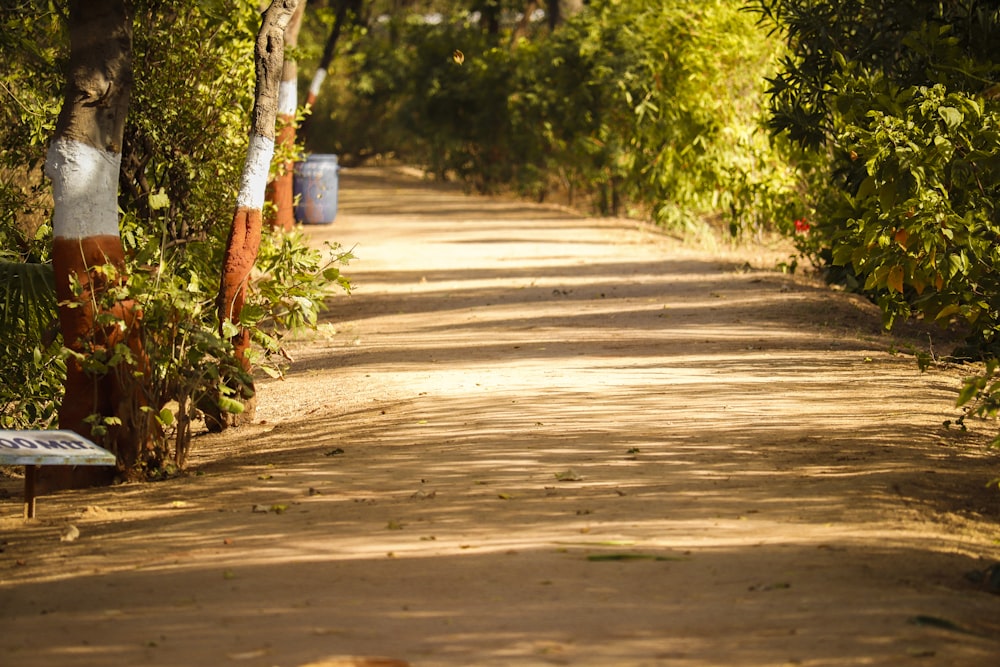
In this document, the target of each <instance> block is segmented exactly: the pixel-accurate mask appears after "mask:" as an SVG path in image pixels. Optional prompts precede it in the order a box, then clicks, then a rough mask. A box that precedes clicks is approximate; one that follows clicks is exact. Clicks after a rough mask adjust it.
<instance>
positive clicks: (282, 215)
mask: <svg viewBox="0 0 1000 667" xmlns="http://www.w3.org/2000/svg"><path fill="white" fill-rule="evenodd" d="M305 6H306V0H300V1H299V4H298V7H296V8H295V12H294V13H293V14H292V17H291V19H289V21H288V26H287V27H286V28H285V39H284V48H285V49H287V48H289V47H293V48H294V47H295V46H296V44H298V41H299V29H300V28H301V27H302V14H303V13H304V11H305ZM286 53H287V51H286ZM298 73H299V72H298V65H297V64H296V63H295V60H294V59H293V58H289V57H285V58H284V62H283V65H282V72H281V84H280V85H279V86H278V120H279V122H280V123H281V130H280V131H279V133H278V144H279V145H280V146H282V147H283V149H284V150H285V151H287V152H288V153H291V152H292V151H293V150H295V112H296V111H297V110H298V105H299V91H298ZM294 167H295V163H294V162H293V161H292V160H286V161H285V162H284V169H283V170H282V172H281V173H280V174H279V175H278V176H276V177H275V178H274V180H273V181H272V182H271V186H270V201H271V203H273V204H274V207H275V209H276V213H275V218H274V220H273V222H272V226H273V227H275V228H277V229H283V230H285V231H291V230H292V228H294V227H295V211H294V206H293V205H294V200H295V194H294V190H293V187H292V178H293V177H292V170H293V169H294Z"/></svg>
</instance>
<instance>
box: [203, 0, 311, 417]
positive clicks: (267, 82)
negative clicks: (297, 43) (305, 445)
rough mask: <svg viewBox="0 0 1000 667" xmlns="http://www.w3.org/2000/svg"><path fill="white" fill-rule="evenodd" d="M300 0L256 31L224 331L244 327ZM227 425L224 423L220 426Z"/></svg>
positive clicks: (279, 7)
mask: <svg viewBox="0 0 1000 667" xmlns="http://www.w3.org/2000/svg"><path fill="white" fill-rule="evenodd" d="M297 4H298V0H273V2H271V4H270V5H269V6H268V8H267V10H265V12H264V15H263V19H262V21H261V27H260V32H259V33H258V34H257V46H256V49H255V52H254V60H255V62H256V69H257V82H256V88H255V93H254V96H255V99H254V106H253V113H252V115H251V121H250V147H249V149H248V151H247V160H246V164H245V165H244V167H243V177H242V179H241V182H240V190H239V195H238V196H237V199H236V211H235V212H234V214H233V224H232V227H231V229H230V231H229V240H228V242H227V243H226V251H225V255H224V257H223V263H222V280H221V284H220V285H219V295H218V297H217V306H218V309H219V326H220V333H222V334H223V335H225V329H226V324H227V323H232V324H235V325H236V326H238V327H239V326H240V312H241V311H242V309H243V304H244V302H245V301H246V291H247V281H248V279H249V278H250V272H251V270H253V266H254V263H255V262H256V261H257V251H258V250H259V249H260V235H261V224H262V220H261V209H262V208H263V205H264V194H265V191H266V189H267V176H268V171H269V169H270V165H271V157H272V156H273V155H274V124H275V121H276V120H277V116H278V89H279V85H280V82H281V73H282V65H283V59H284V37H285V28H286V27H287V26H288V22H289V21H290V19H291V16H292V13H293V12H294V11H295V7H296V5H297ZM232 342H233V346H234V348H235V351H236V358H237V359H238V360H239V362H240V363H241V364H242V365H243V368H244V369H245V370H249V369H250V362H249V360H248V359H247V350H248V349H249V347H250V332H249V331H248V330H247V329H246V328H243V327H240V329H239V332H238V333H237V334H236V335H235V336H233V337H232ZM254 407H255V405H254V399H252V398H248V399H247V400H246V404H245V411H244V412H243V414H242V415H241V416H240V418H239V419H238V420H236V421H237V423H242V422H246V421H251V420H252V419H253V414H254ZM224 425H225V424H220V425H219V426H220V427H222V426H224Z"/></svg>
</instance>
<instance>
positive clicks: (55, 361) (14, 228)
mask: <svg viewBox="0 0 1000 667" xmlns="http://www.w3.org/2000/svg"><path fill="white" fill-rule="evenodd" d="M259 20H260V17H259V14H258V12H257V8H256V6H255V5H253V4H252V3H250V4H248V3H245V2H239V1H237V0H222V1H221V2H211V3H189V2H183V1H182V0H164V1H162V2H159V1H148V2H138V3H136V5H135V29H134V35H135V42H134V61H135V64H134V70H135V73H136V77H135V89H134V91H133V94H132V97H131V105H130V109H129V115H128V117H127V126H126V136H125V143H124V146H123V151H122V153H123V157H122V173H121V178H120V183H121V192H120V198H119V204H120V207H121V211H122V218H121V225H120V227H121V233H122V240H123V243H124V244H125V247H126V251H127V255H128V262H129V266H128V275H127V278H126V280H124V281H116V280H111V279H109V283H110V284H112V285H113V287H112V288H111V289H110V290H109V291H108V292H107V293H106V294H103V295H102V296H101V297H100V298H101V299H102V301H101V303H99V304H95V305H96V306H98V307H97V308H96V309H95V310H97V311H98V312H100V313H101V314H100V315H99V318H98V319H99V320H100V321H99V322H98V330H97V331H95V332H94V336H93V340H91V341H89V343H90V345H89V348H88V349H87V351H86V353H84V354H82V355H81V356H79V357H78V359H79V360H80V362H81V363H82V364H83V367H84V368H85V369H86V371H87V372H89V373H92V374H94V375H96V376H101V375H106V374H111V373H113V374H115V375H116V376H117V377H118V379H119V381H120V382H122V383H123V384H124V385H125V386H132V387H135V388H136V389H137V390H138V392H139V395H140V397H141V398H140V400H139V401H138V402H137V404H136V405H134V406H132V409H131V413H130V414H123V415H112V416H108V415H103V416H101V415H95V416H94V418H93V420H92V421H93V424H92V426H93V428H94V432H95V435H98V436H100V435H101V434H103V433H109V432H111V431H113V430H114V429H116V428H118V427H119V426H122V422H123V419H124V420H128V421H129V422H130V423H131V424H132V425H133V426H136V425H137V426H138V427H139V428H140V429H144V431H145V433H146V436H143V435H142V433H140V438H139V439H138V440H139V441H140V442H142V443H147V444H148V446H147V447H146V448H144V449H143V450H142V451H141V452H140V458H139V460H138V461H137V465H138V466H139V468H140V469H139V470H138V471H128V472H129V473H130V474H135V473H136V472H139V473H142V474H147V475H158V474H162V472H163V471H164V470H168V469H172V468H174V467H179V466H182V465H183V463H184V459H185V457H186V455H187V453H188V450H189V447H190V441H191V422H192V421H193V420H194V419H196V418H197V417H198V415H199V412H200V411H201V410H202V409H203V408H210V409H212V410H213V411H215V410H217V409H219V408H221V409H222V410H224V411H231V412H235V411H238V410H242V408H243V405H242V403H241V402H240V401H239V400H237V399H239V398H242V397H245V396H247V395H249V394H250V393H251V390H250V389H249V388H250V387H251V386H252V377H251V376H250V375H249V374H247V373H246V372H245V371H244V370H243V369H242V366H241V365H240V363H239V362H238V361H237V360H236V359H235V357H234V355H233V349H232V345H231V344H230V342H229V339H228V336H223V335H221V334H220V333H219V331H218V330H219V322H218V318H217V311H216V308H215V298H216V293H217V290H218V285H219V279H220V269H221V258H222V254H223V251H224V244H225V241H226V237H227V234H228V231H229V229H228V227H229V225H228V222H229V221H231V220H232V216H233V210H234V206H235V195H236V190H237V187H238V185H239V182H240V174H241V172H242V168H243V161H244V159H245V157H246V151H247V141H248V133H247V127H248V124H249V121H248V119H249V114H250V109H251V107H252V104H253V87H254V63H253V50H254V40H255V35H256V30H257V28H258V27H259ZM64 21H65V8H64V7H63V6H62V4H61V3H57V2H53V3H45V2H25V3H22V6H19V7H17V10H16V11H15V10H13V9H11V10H7V9H0V22H2V26H3V32H2V33H0V56H2V58H0V73H2V75H3V76H2V77H0V82H2V87H0V95H3V96H6V97H7V98H9V99H10V100H11V101H12V103H11V104H3V105H0V113H2V114H4V116H3V120H4V121H5V123H4V124H3V125H2V126H0V253H2V254H0V260H2V262H0V305H2V306H3V311H2V312H0V334H2V335H0V352H2V354H3V357H2V360H3V368H4V372H5V376H4V380H5V382H4V383H3V384H2V385H0V424H3V425H10V426H17V427H23V428H45V427H48V426H51V425H53V424H54V421H55V409H56V406H57V405H58V400H59V398H60V396H61V385H62V381H63V378H64V375H65V364H64V361H63V360H64V356H63V355H67V354H73V353H71V352H69V351H68V350H66V349H64V348H62V347H61V345H60V342H61V341H59V339H58V330H57V328H56V327H55V324H54V323H55V303H54V295H53V292H52V286H51V267H50V266H49V265H48V264H47V262H48V258H49V248H50V247H51V243H52V239H51V227H50V225H49V222H48V218H49V215H50V212H51V206H52V204H51V195H50V193H49V190H48V184H47V183H45V182H43V180H42V178H41V174H40V169H39V167H40V165H41V164H42V162H43V161H44V157H45V146H46V145H47V143H48V141H49V140H50V139H51V134H52V131H53V129H54V123H55V118H56V114H57V113H58V110H59V107H60V104H61V88H62V82H63V77H62V73H61V68H62V65H63V62H64V60H65V57H66V53H67V49H68V44H67V43H66V40H65V36H64V32H63V24H64ZM283 157H285V156H283V155H279V156H276V159H277V160H278V161H279V162H280V161H281V159H282V158H283ZM260 258H261V262H260V264H259V266H258V270H257V271H256V272H255V274H254V275H253V276H251V281H250V283H251V284H250V296H249V301H248V304H247V310H246V311H245V313H244V320H243V321H242V322H241V324H243V325H245V326H247V327H248V328H249V329H250V332H251V335H252V338H253V340H255V341H256V342H257V343H258V344H259V351H258V352H257V353H256V354H255V355H254V357H253V359H254V360H255V361H256V363H257V364H259V368H261V369H263V370H265V371H266V372H268V373H270V374H272V375H273V374H280V373H281V372H282V369H283V367H284V358H283V350H282V342H281V337H282V335H283V332H284V331H287V330H289V329H294V328H297V327H303V326H314V325H315V324H316V321H317V315H318V311H319V309H320V308H321V307H322V305H323V299H324V298H326V297H327V296H329V295H331V294H332V293H333V292H335V291H340V290H342V289H347V288H348V287H349V283H348V282H347V280H346V278H345V277H344V276H342V275H341V274H340V270H339V267H340V266H341V265H342V264H344V263H346V262H347V261H348V260H349V259H350V258H351V255H350V253H349V252H343V251H340V250H337V249H332V250H331V251H330V252H328V253H320V252H318V251H316V250H312V249H310V248H308V246H307V244H306V241H305V239H304V238H303V237H302V236H301V235H298V234H292V235H284V234H275V235H273V236H267V235H266V236H265V238H264V240H263V242H262V248H261V254H260ZM97 269H98V270H103V271H105V272H106V273H108V274H109V275H110V272H112V271H113V268H112V267H103V268H102V267H97ZM120 302H131V303H134V304H135V305H136V306H137V307H138V309H139V310H140V311H141V320H140V322H141V325H140V328H139V331H138V332H136V333H137V335H138V336H139V338H140V339H141V343H142V355H137V354H136V352H135V349H134V348H133V347H130V346H129V345H128V344H127V340H128V333H129V327H130V326H133V325H131V324H130V323H129V322H126V321H125V319H122V318H121V317H120V316H119V315H115V314H114V313H115V312H116V311H115V309H114V308H112V306H113V304H115V303H120ZM117 312H119V313H120V310H119V311H117ZM113 330H118V331H122V332H124V334H125V339H124V340H123V341H121V342H117V343H113V344H108V339H107V335H106V334H107V332H108V331H113ZM222 378H226V379H227V380H230V381H231V382H230V383H229V384H227V383H224V382H220V380H221V379H222Z"/></svg>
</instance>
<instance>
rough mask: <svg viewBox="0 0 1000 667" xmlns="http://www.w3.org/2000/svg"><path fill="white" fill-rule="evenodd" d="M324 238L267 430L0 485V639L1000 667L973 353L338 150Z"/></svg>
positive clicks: (609, 226) (287, 663) (995, 539)
mask: <svg viewBox="0 0 1000 667" xmlns="http://www.w3.org/2000/svg"><path fill="white" fill-rule="evenodd" d="M312 233H313V234H314V236H315V237H316V238H317V239H318V240H321V239H322V238H323V237H328V238H330V239H334V240H337V241H340V242H341V243H343V244H345V245H346V246H355V245H356V250H355V252H356V254H357V255H358V257H359V258H360V259H359V260H358V261H356V262H354V263H353V264H352V266H351V267H350V270H349V273H350V274H351V276H352V277H353V279H354V281H355V283H356V290H355V293H354V295H353V296H351V297H349V298H348V297H346V296H345V297H342V298H337V299H335V300H334V301H333V302H332V304H331V309H330V311H329V313H328V314H327V321H328V324H327V325H325V326H324V327H323V328H322V329H321V330H320V331H319V332H317V333H315V334H309V335H308V336H303V338H302V339H301V340H298V341H296V342H295V343H294V344H293V345H292V348H291V349H292V354H293V356H294V357H295V358H296V363H295V365H294V367H293V368H292V370H291V372H290V374H289V376H288V378H287V379H286V380H284V381H273V382H262V383H261V385H260V392H259V393H260V408H259V413H258V417H259V419H260V422H259V423H256V424H254V425H252V426H250V427H247V428H246V429H242V430H241V431H239V432H232V433H228V434H223V435H220V436H203V437H200V438H199V439H198V441H197V442H196V445H195V447H196V450H195V455H194V461H193V463H192V470H191V473H192V474H190V475H189V476H186V477H182V478H177V479H173V480H170V481H167V482H162V483H157V484H148V485H132V484H130V485H123V486H118V487H114V488H111V489H97V490H88V491H74V492H66V493H62V494H58V495H54V496H50V497H45V498H42V499H40V501H39V507H38V512H39V518H38V519H36V520H34V521H32V522H29V523H24V522H22V521H21V520H20V511H21V507H20V503H19V498H18V497H17V496H16V495H15V496H14V497H11V498H9V499H7V500H3V501H0V531H2V537H0V541H2V542H3V544H2V545H0V546H2V548H3V553H0V627H2V629H3V632H2V634H0V665H4V666H7V665H10V666H11V667H14V666H18V667H42V666H49V665H52V666H59V667H79V666H84V665H93V666H98V665H100V666H106V665H157V666H176V667H191V666H200V665H210V666H212V667H220V666H225V665H234V666H237V665H246V666H247V667H271V666H279V667H299V666H302V665H307V664H310V665H328V666H331V667H332V666H334V665H348V664H357V665H361V664H369V665H375V664H379V663H377V662H374V661H371V660H369V661H367V662H366V661H365V660H362V659H361V658H363V657H371V656H387V657H390V658H395V659H396V660H399V661H405V662H406V663H409V664H411V665H414V666H419V667H459V666H463V667H465V666H470V665H483V666H490V667H493V666H496V667H500V666H504V665H518V666H520V665H573V666H581V667H582V666H588V667H589V666H593V667H606V666H613V667H616V666H629V667H639V666H654V665H656V666H660V665H662V666H671V667H672V666H677V667H694V666H709V665H725V666H733V665H740V666H743V665H745V666H761V667H763V666H772V665H808V666H820V665H823V666H826V665H910V664H920V665H934V666H935V667H937V666H943V665H955V666H963V667H964V666H973V665H983V666H986V665H989V666H991V667H993V666H995V665H997V664H1000V595H993V594H990V593H988V592H984V591H982V590H980V589H978V588H977V587H976V586H975V585H974V584H973V583H971V582H970V581H969V580H967V579H966V577H965V576H964V575H965V574H966V573H967V572H969V571H972V570H978V569H982V568H985V567H986V566H987V565H989V564H991V563H994V562H996V561H998V560H1000V494H998V492H997V491H996V489H992V490H990V489H986V488H985V484H986V482H987V481H988V480H989V479H991V478H992V477H996V476H998V475H1000V459H998V457H997V456H996V455H995V454H991V453H990V452H988V451H986V449H985V446H984V445H985V442H986V440H987V438H988V436H989V435H990V430H989V428H986V427H983V428H981V429H980V430H979V432H977V433H975V434H971V435H961V434H958V433H956V432H954V431H948V430H945V429H943V428H942V427H941V424H942V421H943V420H945V419H948V418H954V416H955V414H954V411H953V408H952V404H953V397H954V392H955V389H956V387H957V378H958V377H959V375H960V373H961V370H957V369H944V368H941V369H936V370H933V371H931V372H929V373H925V374H921V373H919V371H918V370H917V368H916V363H915V362H914V359H913V357H912V356H910V355H909V354H907V351H908V350H910V349H911V348H910V346H911V345H918V346H924V347H926V346H927V344H928V343H927V340H926V339H925V338H916V339H914V340H907V339H901V338H894V337H890V336H886V335H883V334H882V333H881V332H880V326H879V318H878V314H877V313H876V312H875V311H874V309H873V308H872V307H871V306H870V305H869V304H867V303H865V302H864V301H863V300H860V299H858V298H855V297H852V296H849V295H844V294H838V293H834V292H831V291H829V290H827V289H825V288H823V287H821V286H818V285H815V284H811V283H809V282H807V281H804V280H802V279H793V278H790V277H787V276H783V275H781V274H777V273H773V272H770V271H766V270H760V269H761V267H766V266H773V264H768V262H770V260H764V259H760V258H758V257H754V256H750V255H748V256H747V257H735V256H732V255H730V256H727V257H725V258H720V257H719V256H717V255H714V254H712V253H708V252H705V251H698V250H692V249H686V248H685V247H683V246H682V245H681V244H679V243H677V242H675V241H672V240H670V239H668V238H665V237H662V236H658V235H657V234H654V233H652V232H649V231H645V230H643V229H641V228H637V227H636V226H635V225H633V224H631V223H627V222H622V221H615V220H599V219H589V218H579V217H574V216H573V215H570V214H569V213H567V212H565V211H563V210H561V209H558V208H551V207H550V208H546V207H538V206H532V205H528V204H524V203H520V202H512V201H509V200H490V199H482V198H470V197H465V196H462V195H461V193H459V192H457V191H455V190H453V189H447V188H439V187H432V186H430V185H427V184H425V183H421V182H420V181H418V180H416V179H414V178H412V177H408V176H406V175H402V174H400V173H398V172H391V171H384V170H383V171H380V170H356V171H346V170H345V171H344V172H343V173H342V182H341V215H340V219H339V220H338V221H337V223H336V224H334V225H332V226H329V227H324V228H316V229H313V230H312ZM748 252H749V251H748ZM747 262H749V263H747ZM935 342H937V341H935ZM939 344H940V345H944V343H939ZM937 351H939V352H940V351H942V350H940V349H939V350H937ZM7 486H8V487H9V488H10V489H11V491H12V492H13V493H15V494H16V493H17V490H18V489H17V486H16V484H13V485H11V484H8V485H7ZM68 524H73V525H75V526H76V527H77V528H78V529H79V533H80V536H79V538H78V539H76V540H74V541H60V535H62V533H63V531H64V530H65V527H66V526H67V525H68ZM352 657H353V658H352ZM382 664H387V665H388V664H393V663H389V662H386V663H382ZM395 664H402V663H395Z"/></svg>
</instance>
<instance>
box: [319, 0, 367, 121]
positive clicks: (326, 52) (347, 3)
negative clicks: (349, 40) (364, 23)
mask: <svg viewBox="0 0 1000 667" xmlns="http://www.w3.org/2000/svg"><path fill="white" fill-rule="evenodd" d="M362 1H363V0H337V13H336V15H335V18H334V20H333V25H332V26H331V27H330V34H329V36H328V37H327V38H326V43H325V44H324V45H323V55H322V57H320V59H319V65H318V66H317V67H316V72H315V73H314V74H313V77H312V82H311V83H310V84H309V95H308V97H307V98H306V105H307V106H312V105H313V104H315V103H316V100H317V99H318V98H319V92H320V89H321V88H322V86H323V81H325V80H326V75H327V74H328V73H329V71H330V63H332V62H333V56H334V55H335V54H336V53H337V42H338V41H339V40H340V33H341V32H342V31H343V29H344V22H345V21H346V20H347V15H348V12H350V13H351V15H352V16H353V17H354V19H353V20H355V21H356V20H357V19H358V16H359V15H360V14H361V3H362Z"/></svg>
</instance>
